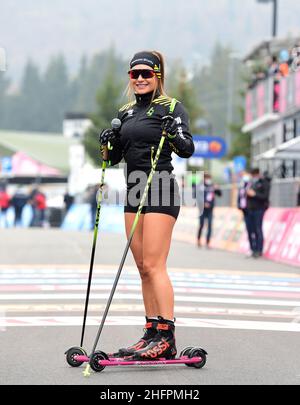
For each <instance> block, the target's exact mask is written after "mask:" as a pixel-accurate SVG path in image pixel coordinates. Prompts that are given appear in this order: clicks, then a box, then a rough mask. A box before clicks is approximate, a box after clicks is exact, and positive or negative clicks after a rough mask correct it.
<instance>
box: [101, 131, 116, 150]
mask: <svg viewBox="0 0 300 405" xmlns="http://www.w3.org/2000/svg"><path fill="white" fill-rule="evenodd" d="M115 138H116V134H115V132H114V131H113V130H112V129H103V131H101V132H100V135H99V142H100V144H101V145H102V146H106V145H107V144H108V142H110V141H113V140H114V139H115Z"/></svg>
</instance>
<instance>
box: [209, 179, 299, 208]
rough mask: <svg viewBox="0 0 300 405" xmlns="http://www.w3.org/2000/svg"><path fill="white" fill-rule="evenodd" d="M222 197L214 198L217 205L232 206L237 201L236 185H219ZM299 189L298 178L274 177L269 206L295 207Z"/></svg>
mask: <svg viewBox="0 0 300 405" xmlns="http://www.w3.org/2000/svg"><path fill="white" fill-rule="evenodd" d="M220 188H221V190H222V197H219V198H217V199H216V205H217V206H219V207H232V206H236V203H237V186H236V185H233V184H229V185H224V186H221V187H220ZM299 190H300V178H290V179H274V180H272V184H271V193H270V203H271V207H296V206H297V203H298V193H299Z"/></svg>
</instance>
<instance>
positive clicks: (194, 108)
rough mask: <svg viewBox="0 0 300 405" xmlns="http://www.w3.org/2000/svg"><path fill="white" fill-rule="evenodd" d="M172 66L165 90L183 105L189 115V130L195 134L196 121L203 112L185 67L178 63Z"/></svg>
mask: <svg viewBox="0 0 300 405" xmlns="http://www.w3.org/2000/svg"><path fill="white" fill-rule="evenodd" d="M173 66H174V67H173V68H172V70H171V71H170V74H169V77H170V79H169V80H168V82H167V88H168V89H170V95H171V96H172V97H175V98H176V99H178V100H179V101H180V102H182V103H183V105H184V107H185V109H186V110H187V112H188V115H189V119H190V129H191V131H192V132H194V133H195V132H196V131H197V120H198V119H199V118H201V117H202V116H203V113H204V111H203V109H202V108H201V106H200V103H199V100H198V98H197V94H196V92H195V90H194V88H193V84H192V82H191V80H189V78H188V74H187V71H186V69H185V67H184V66H183V65H182V63H181V62H180V61H177V62H175V63H174V65H173Z"/></svg>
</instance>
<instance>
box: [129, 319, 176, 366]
mask: <svg viewBox="0 0 300 405" xmlns="http://www.w3.org/2000/svg"><path fill="white" fill-rule="evenodd" d="M158 320H159V322H158V325H157V335H156V336H155V338H154V339H152V340H151V341H150V343H149V344H148V345H147V346H146V347H144V348H142V349H140V350H137V351H135V352H134V353H133V355H131V356H128V357H127V356H125V360H129V361H130V360H137V361H143V360H158V359H162V358H163V359H166V360H172V359H174V358H175V357H176V354H177V349H176V343H175V335H174V333H175V325H174V322H173V321H169V320H166V319H164V318H162V317H158Z"/></svg>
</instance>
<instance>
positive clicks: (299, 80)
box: [295, 70, 300, 107]
mask: <svg viewBox="0 0 300 405" xmlns="http://www.w3.org/2000/svg"><path fill="white" fill-rule="evenodd" d="M295 82H296V85H295V87H296V92H295V103H296V106H297V107H300V70H299V71H298V72H296V74H295Z"/></svg>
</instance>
